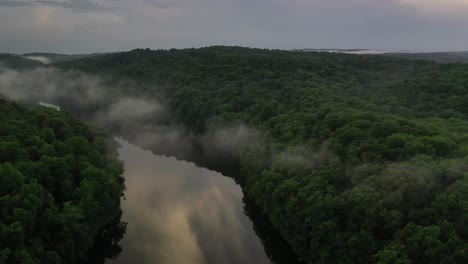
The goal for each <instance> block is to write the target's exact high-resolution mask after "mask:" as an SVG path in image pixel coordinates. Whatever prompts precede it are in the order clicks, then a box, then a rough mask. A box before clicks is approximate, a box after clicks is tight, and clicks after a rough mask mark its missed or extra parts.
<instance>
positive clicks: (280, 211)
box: [57, 47, 468, 263]
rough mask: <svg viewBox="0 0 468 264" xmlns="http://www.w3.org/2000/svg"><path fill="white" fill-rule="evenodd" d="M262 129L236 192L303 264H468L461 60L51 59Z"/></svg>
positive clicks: (236, 55)
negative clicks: (266, 219)
mask: <svg viewBox="0 0 468 264" xmlns="http://www.w3.org/2000/svg"><path fill="white" fill-rule="evenodd" d="M57 66H59V67H62V68H74V69H81V70H84V71H88V72H93V73H100V74H105V75H110V76H113V77H114V78H117V79H119V78H131V79H134V80H136V81H138V82H139V84H140V85H139V86H138V88H131V89H130V88H129V89H127V90H125V91H122V92H123V93H126V94H128V93H137V94H140V95H141V94H146V95H147V96H148V97H151V96H153V94H159V92H161V91H162V92H163V93H164V94H165V97H166V99H167V100H168V104H169V106H170V109H171V110H172V111H173V113H174V114H175V115H176V116H177V118H178V120H179V121H180V122H183V123H184V124H185V125H187V126H188V127H190V128H191V129H192V131H194V132H203V131H204V130H205V129H206V123H207V122H208V121H209V120H212V119H213V118H218V119H224V120H225V122H228V123H229V122H231V123H234V122H236V123H238V122H243V123H246V124H247V125H248V126H250V127H252V128H254V129H257V130H259V131H260V132H261V134H262V135H263V140H262V141H261V142H260V141H259V142H258V144H251V145H250V148H248V149H246V150H243V151H242V152H240V153H236V155H237V158H238V159H239V160H240V161H241V164H242V167H243V168H242V174H243V177H245V178H246V182H247V183H246V186H245V191H246V194H247V195H248V196H249V197H251V198H252V199H253V200H254V201H255V203H256V204H257V205H259V206H260V207H261V208H262V209H263V212H264V213H265V214H266V215H267V216H268V217H269V218H270V220H271V221H272V223H273V224H274V226H275V227H276V228H277V229H278V230H279V231H280V232H281V234H282V235H283V237H284V238H285V239H286V240H287V241H288V242H289V243H290V244H291V245H292V247H293V249H294V250H295V252H296V253H297V254H299V255H300V256H302V257H303V258H304V260H306V261H307V262H308V263H467V262H468V229H467V228H466V223H467V222H468V121H467V120H468V108H467V107H468V104H467V103H466V102H468V65H465V64H437V63H434V62H428V61H419V60H408V59H401V58H394V57H385V56H371V55H346V54H330V53H309V52H288V51H271V50H258V49H248V48H237V47H211V48H203V49H187V50H168V51H163V50H160V51H151V50H134V51H131V52H126V53H118V54H112V55H104V56H100V57H95V58H89V59H83V60H77V61H75V62H70V63H62V64H57Z"/></svg>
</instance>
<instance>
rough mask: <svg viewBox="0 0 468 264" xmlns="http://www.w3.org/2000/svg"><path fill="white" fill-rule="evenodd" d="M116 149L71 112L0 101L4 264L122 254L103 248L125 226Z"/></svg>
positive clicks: (86, 259)
mask: <svg viewBox="0 0 468 264" xmlns="http://www.w3.org/2000/svg"><path fill="white" fill-rule="evenodd" d="M116 144H117V143H115V142H114V141H113V139H112V137H111V136H110V134H108V133H107V132H103V131H101V130H99V129H97V128H93V127H90V126H88V125H85V124H84V123H82V122H81V121H79V120H77V119H75V118H73V117H72V116H70V115H69V114H66V113H63V112H60V111H56V110H55V109H53V108H46V107H39V106H31V105H24V104H17V103H13V102H9V101H5V100H3V99H0V263H25V264H26V263H44V264H46V263H47V264H52V263H101V262H102V261H103V259H104V257H112V256H113V255H115V254H117V253H118V252H119V250H120V249H119V248H118V246H117V245H115V244H114V242H113V241H108V242H110V246H108V247H107V248H104V246H105V245H108V244H105V243H104V242H105V240H106V238H107V237H108V235H109V234H110V233H112V232H117V231H119V230H117V229H120V230H121V229H124V228H125V224H124V223H120V222H119V219H120V215H121V209H120V198H121V196H122V195H123V189H124V180H123V178H122V176H121V175H122V171H123V167H122V164H121V161H119V160H118V157H117V151H116V147H117V145H116ZM116 227H117V229H115V228H116ZM113 228H114V229H113ZM110 240H112V239H110ZM99 243H101V244H99ZM96 244H99V245H100V246H102V248H101V249H96V248H95V246H96ZM100 254H108V255H103V256H102V259H99V258H100V257H99V255H100Z"/></svg>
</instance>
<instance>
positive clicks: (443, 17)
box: [0, 0, 468, 53]
mask: <svg viewBox="0 0 468 264" xmlns="http://www.w3.org/2000/svg"><path fill="white" fill-rule="evenodd" d="M211 45H240V46H249V47H260V48H279V49H293V48H372V49H390V50H402V49H405V50H425V51H440V50H468V0H48V1H45V0H0V52H14V53H23V52H30V51H45V52H62V53H89V52H106V51H119V50H130V49H134V48H152V49H166V48H187V47H201V46H211Z"/></svg>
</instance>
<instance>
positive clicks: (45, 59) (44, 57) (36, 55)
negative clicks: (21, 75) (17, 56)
mask: <svg viewBox="0 0 468 264" xmlns="http://www.w3.org/2000/svg"><path fill="white" fill-rule="evenodd" d="M103 54H105V53H92V54H71V55H69V54H58V53H44V52H33V53H26V54H23V55H22V56H23V57H25V58H27V59H31V60H36V61H40V62H42V63H45V64H49V63H56V62H65V61H73V60H78V59H84V58H89V57H94V56H99V55H103Z"/></svg>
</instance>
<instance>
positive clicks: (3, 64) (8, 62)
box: [0, 53, 44, 70]
mask: <svg viewBox="0 0 468 264" xmlns="http://www.w3.org/2000/svg"><path fill="white" fill-rule="evenodd" d="M41 66H44V64H43V63H42V62H39V61H35V60H30V59H27V58H23V57H21V56H19V55H15V54H8V53H0V70H1V69H2V68H9V69H16V70H24V69H32V68H35V67H41Z"/></svg>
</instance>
